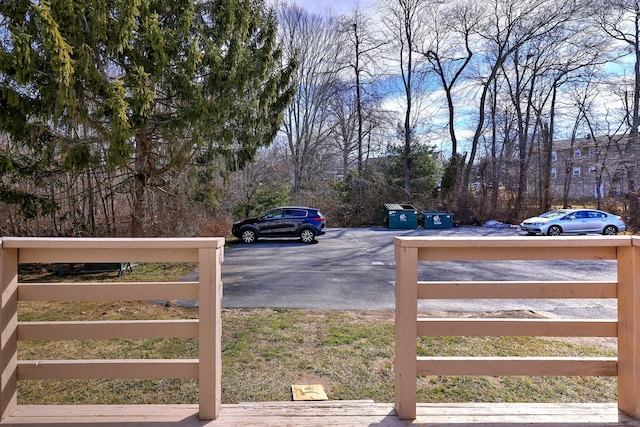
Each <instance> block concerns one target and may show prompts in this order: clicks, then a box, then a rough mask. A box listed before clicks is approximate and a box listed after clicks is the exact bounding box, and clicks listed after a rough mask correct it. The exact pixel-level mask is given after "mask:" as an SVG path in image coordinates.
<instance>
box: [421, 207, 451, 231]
mask: <svg viewBox="0 0 640 427" xmlns="http://www.w3.org/2000/svg"><path fill="white" fill-rule="evenodd" d="M421 213H422V217H423V218H424V220H423V224H422V226H423V227H424V228H453V218H454V215H453V214H452V213H451V212H446V211H422V212H421Z"/></svg>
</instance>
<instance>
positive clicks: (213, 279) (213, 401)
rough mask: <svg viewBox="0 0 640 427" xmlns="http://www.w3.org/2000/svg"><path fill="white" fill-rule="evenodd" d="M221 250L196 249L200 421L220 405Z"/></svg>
mask: <svg viewBox="0 0 640 427" xmlns="http://www.w3.org/2000/svg"><path fill="white" fill-rule="evenodd" d="M222 253H223V247H222V246H220V247H218V248H215V249H214V248H202V249H200V250H199V259H200V266H199V281H200V286H199V305H198V307H199V318H200V332H199V335H200V337H199V338H200V344H199V346H200V347H199V358H200V362H199V393H198V394H199V399H200V408H199V413H198V418H200V420H215V419H216V418H218V415H219V414H220V409H221V406H222V398H221V394H222V345H221V343H222V314H221V311H222V279H221V271H220V270H221V268H220V264H221V263H222Z"/></svg>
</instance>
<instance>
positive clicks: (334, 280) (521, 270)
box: [222, 227, 616, 318]
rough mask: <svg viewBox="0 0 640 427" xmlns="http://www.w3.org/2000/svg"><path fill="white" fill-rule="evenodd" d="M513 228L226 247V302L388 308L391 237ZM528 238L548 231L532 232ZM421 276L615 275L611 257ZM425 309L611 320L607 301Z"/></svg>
mask: <svg viewBox="0 0 640 427" xmlns="http://www.w3.org/2000/svg"><path fill="white" fill-rule="evenodd" d="M522 234H523V233H522V232H521V231H520V230H518V229H516V228H487V227H456V228H451V229H423V228H418V229H413V230H398V229H387V228H377V227H371V228H357V229H354V228H330V229H328V230H327V233H326V235H324V236H320V237H319V238H318V242H317V243H315V244H310V245H309V244H302V243H300V242H299V241H297V240H295V239H282V240H259V241H258V242H257V243H254V244H250V245H246V244H238V245H234V246H232V247H228V248H226V250H225V260H224V263H223V265H222V280H223V286H224V296H223V300H222V304H223V307H227V308H241V307H246V308H249V307H271V308H289V309H305V310H393V309H394V308H395V297H394V292H395V290H394V286H395V259H394V248H393V237H394V236H429V235H456V236H460V235H463V236H464V235H468V236H504V235H507V236H508V235H513V236H516V235H522ZM531 238H532V239H543V238H545V237H543V236H539V237H535V236H531ZM420 274H421V277H420V279H421V280H445V281H446V280H547V279H541V277H549V280H552V279H553V280H568V279H573V280H612V279H615V275H616V269H615V264H614V263H613V262H610V261H598V262H593V261H590V262H586V261H585V262H583V263H579V267H578V268H576V262H575V261H572V262H566V261H552V262H551V261H545V262H535V263H534V262H525V261H517V262H515V261H509V262H497V263H496V262H494V263H486V262H485V263H471V262H446V263H429V264H428V266H426V267H425V269H424V270H421V273H420ZM420 304H421V305H420V307H419V309H420V310H421V311H423V312H427V311H454V312H478V311H502V310H528V311H534V312H537V313H541V314H543V315H545V316H557V317H564V318H615V317H616V302H615V301H613V300H612V301H609V300H581V301H571V302H570V305H569V302H568V301H566V300H533V301H531V300H518V301H512V300H501V301H485V300H461V301H449V300H432V301H421V303H420Z"/></svg>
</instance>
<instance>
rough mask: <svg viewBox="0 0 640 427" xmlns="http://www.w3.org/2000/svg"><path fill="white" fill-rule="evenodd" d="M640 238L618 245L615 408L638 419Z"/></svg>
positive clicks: (639, 408)
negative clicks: (630, 244) (616, 399)
mask: <svg viewBox="0 0 640 427" xmlns="http://www.w3.org/2000/svg"><path fill="white" fill-rule="evenodd" d="M639 268H640V239H638V238H636V237H633V238H632V246H631V247H618V409H620V410H621V411H622V412H624V413H625V414H627V415H629V416H631V417H633V418H640V336H639V334H640V325H638V321H639V320H640V316H639V314H640V271H639Z"/></svg>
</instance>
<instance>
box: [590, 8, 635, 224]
mask: <svg viewBox="0 0 640 427" xmlns="http://www.w3.org/2000/svg"><path fill="white" fill-rule="evenodd" d="M593 6H594V7H593V9H592V16H593V18H594V20H595V22H596V23H597V25H598V26H599V27H600V28H601V29H602V30H603V31H604V33H605V34H607V35H608V36H609V37H611V38H613V39H614V40H616V41H619V42H622V43H623V44H624V45H625V46H626V51H627V53H630V54H631V56H632V58H633V61H634V72H633V82H632V96H631V100H628V99H627V100H626V101H625V102H626V105H628V106H629V107H628V113H629V115H628V122H629V138H626V144H625V146H624V158H625V172H626V177H627V191H628V203H629V205H628V209H629V212H628V214H629V220H630V222H631V223H632V224H637V223H638V221H639V219H638V176H637V174H638V161H639V160H640V147H639V143H640V141H639V136H638V131H639V130H640V1H638V0H606V1H604V0H598V1H594V2H593Z"/></svg>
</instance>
